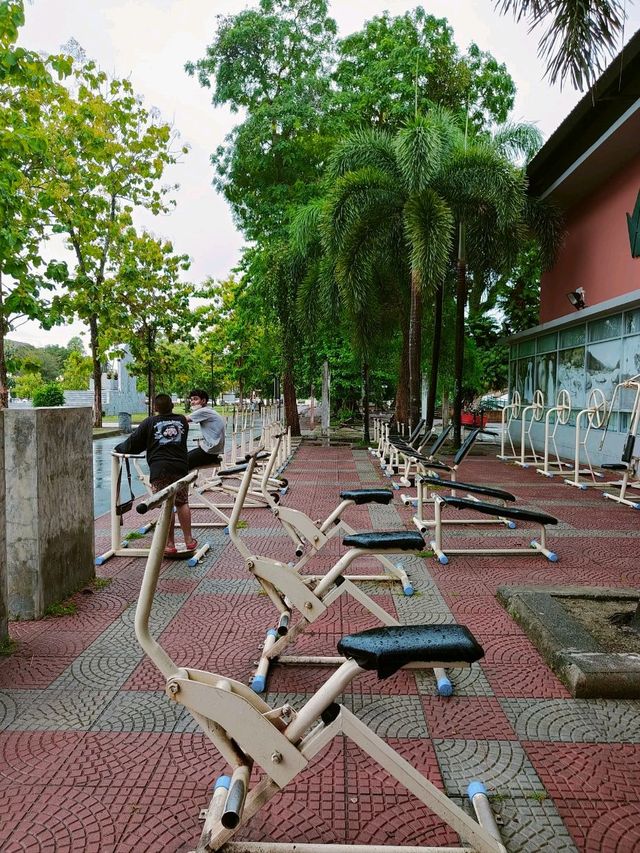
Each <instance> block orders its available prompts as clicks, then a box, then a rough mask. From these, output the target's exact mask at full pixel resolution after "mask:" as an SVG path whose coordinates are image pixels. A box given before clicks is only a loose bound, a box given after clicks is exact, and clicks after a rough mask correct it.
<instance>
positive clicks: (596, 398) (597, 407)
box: [565, 388, 607, 490]
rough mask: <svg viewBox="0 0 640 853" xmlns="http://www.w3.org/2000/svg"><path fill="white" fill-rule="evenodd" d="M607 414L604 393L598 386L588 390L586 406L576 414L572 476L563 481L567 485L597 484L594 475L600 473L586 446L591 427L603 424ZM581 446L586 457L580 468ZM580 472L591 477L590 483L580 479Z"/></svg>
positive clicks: (581, 487)
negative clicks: (583, 427)
mask: <svg viewBox="0 0 640 853" xmlns="http://www.w3.org/2000/svg"><path fill="white" fill-rule="evenodd" d="M606 416H607V401H606V399H605V396H604V394H603V393H602V391H601V390H600V388H592V389H591V391H590V392H589V396H588V397H587V406H586V408H584V409H581V410H580V411H579V412H578V414H577V415H576V444H575V456H574V463H573V477H572V478H571V479H569V478H568V477H567V478H565V483H566V484H567V485H568V486H575V488H577V489H583V490H584V489H586V488H587V487H588V486H589V485H591V486H595V485H596V484H597V480H596V477H602V474H601V473H599V472H598V471H594V470H593V465H592V464H591V457H590V456H589V448H588V447H587V444H588V441H589V435H590V433H591V430H592V429H600V427H602V426H603V424H604V422H605V419H606ZM585 419H586V421H587V427H586V429H585V431H584V436H582V433H581V430H582V422H583V420H585ZM581 448H582V452H583V454H584V457H585V459H586V464H587V467H586V468H582V467H581V465H582V462H581V459H580V449H581ZM581 474H588V475H589V476H590V477H591V483H584V482H583V481H582V480H581V479H580V475H581Z"/></svg>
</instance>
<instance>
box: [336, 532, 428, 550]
mask: <svg viewBox="0 0 640 853" xmlns="http://www.w3.org/2000/svg"><path fill="white" fill-rule="evenodd" d="M342 544H343V545H346V546H347V547H348V548H364V549H365V550H368V551H424V549H425V548H426V542H425V541H424V539H423V538H422V536H421V535H420V534H419V533H418V532H417V531H416V532H415V533H414V532H413V531H411V530H385V531H379V530H371V531H367V532H365V533H350V534H349V535H348V536H345V537H344V539H343V540H342Z"/></svg>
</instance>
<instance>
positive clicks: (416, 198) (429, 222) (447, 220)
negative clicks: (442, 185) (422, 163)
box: [404, 189, 454, 287]
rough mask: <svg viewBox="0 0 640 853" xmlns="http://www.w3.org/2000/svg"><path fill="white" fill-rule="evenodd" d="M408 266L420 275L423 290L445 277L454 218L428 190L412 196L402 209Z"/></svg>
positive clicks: (446, 207) (437, 196) (444, 204)
mask: <svg viewBox="0 0 640 853" xmlns="http://www.w3.org/2000/svg"><path fill="white" fill-rule="evenodd" d="M404 225H405V234H406V238H407V243H408V245H409V246H410V251H411V265H412V267H413V268H414V269H416V270H417V271H418V272H419V273H420V280H421V283H422V286H423V287H429V286H432V285H434V284H436V283H437V282H439V281H442V279H443V278H444V276H445V273H446V270H447V266H448V263H449V256H450V252H451V247H452V244H453V229H454V217H453V214H452V212H451V210H450V209H449V207H448V206H447V204H446V203H445V202H444V200H443V199H442V198H441V197H440V196H439V195H438V194H437V193H436V192H434V190H432V189H427V190H424V191H423V192H421V193H416V194H414V195H412V196H411V198H410V199H409V200H408V201H407V203H406V205H405V209H404Z"/></svg>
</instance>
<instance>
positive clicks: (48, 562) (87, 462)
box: [4, 407, 95, 619]
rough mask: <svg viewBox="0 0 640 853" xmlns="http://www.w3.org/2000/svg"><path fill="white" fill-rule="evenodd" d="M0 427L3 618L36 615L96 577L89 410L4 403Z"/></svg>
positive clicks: (39, 615)
mask: <svg viewBox="0 0 640 853" xmlns="http://www.w3.org/2000/svg"><path fill="white" fill-rule="evenodd" d="M4 426H5V429H4V450H5V459H6V463H7V464H6V466H5V473H6V514H7V523H6V542H7V586H8V596H7V601H8V610H9V618H13V619H37V618H39V617H41V616H42V615H43V614H44V612H45V610H46V608H47V607H48V606H49V605H51V604H53V603H55V602H59V601H62V600H63V599H64V598H66V597H67V596H68V595H69V594H70V593H72V592H74V591H75V590H77V589H78V588H79V587H81V586H82V585H83V584H85V583H87V582H89V581H90V580H91V579H92V578H93V577H94V576H95V569H94V554H93V551H94V548H93V454H92V416H91V410H90V409H87V408H77V409H69V408H64V407H55V408H39V409H31V410H25V409H23V410H11V409H9V410H7V411H6V412H5V423H4Z"/></svg>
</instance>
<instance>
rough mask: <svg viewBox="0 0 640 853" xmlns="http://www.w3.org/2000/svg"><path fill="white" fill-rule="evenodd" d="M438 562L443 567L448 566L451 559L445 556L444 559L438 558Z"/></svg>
mask: <svg viewBox="0 0 640 853" xmlns="http://www.w3.org/2000/svg"><path fill="white" fill-rule="evenodd" d="M438 562H439V563H440V564H441V565H443V566H446V565H447V563H448V562H449V558H448V557H447V556H446V555H445V554H443V555H442V557H438Z"/></svg>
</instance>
